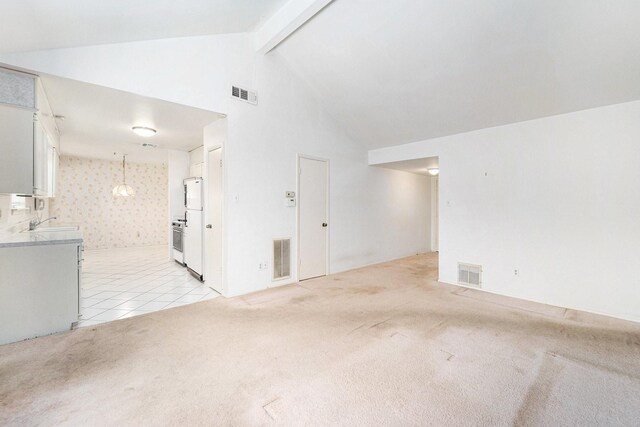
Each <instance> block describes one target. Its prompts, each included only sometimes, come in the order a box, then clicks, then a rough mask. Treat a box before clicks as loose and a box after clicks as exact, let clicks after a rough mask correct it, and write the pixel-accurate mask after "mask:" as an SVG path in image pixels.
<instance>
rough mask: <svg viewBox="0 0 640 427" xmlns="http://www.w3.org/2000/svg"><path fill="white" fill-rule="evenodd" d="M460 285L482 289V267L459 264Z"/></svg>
mask: <svg viewBox="0 0 640 427" xmlns="http://www.w3.org/2000/svg"><path fill="white" fill-rule="evenodd" d="M458 284H460V285H465V286H475V287H477V288H480V287H482V266H480V265H475V264H465V263H461V262H460V263H458Z"/></svg>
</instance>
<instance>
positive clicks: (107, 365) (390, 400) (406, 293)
mask: <svg viewBox="0 0 640 427" xmlns="http://www.w3.org/2000/svg"><path fill="white" fill-rule="evenodd" d="M436 277H437V271H436V257H435V255H433V254H428V255H423V256H417V257H411V258H407V259H403V260H399V261H395V262H391V263H386V264H381V265H378V266H374V267H368V268H363V269H360V270H355V271H351V272H347V273H343V274H337V275H334V276H329V277H326V278H322V279H316V280H311V281H306V282H303V283H302V286H297V285H292V286H286V287H283V288H277V289H272V290H269V291H265V292H261V293H257V294H253V295H250V296H246V297H242V298H236V299H230V300H225V299H223V298H218V299H215V300H212V301H207V302H202V303H197V304H194V305H191V306H184V307H178V308H174V309H170V310H166V311H162V312H156V313H152V314H149V315H146V316H141V317H135V318H129V319H125V320H119V321H115V322H112V323H107V324H104V325H98V326H96V327H93V328H82V329H79V330H76V331H72V332H69V333H63V334H58V335H55V336H49V337H44V338H39V339H35V340H31V341H25V342H21V343H17V344H12V345H7V346H2V347H0V425H20V426H22V425H57V424H62V425H236V426H241V425H329V424H337V425H367V426H369V425H418V424H421V425H505V426H506V425H541V426H551V425H576V426H585V425H616V426H619V425H640V325H638V324H633V323H628V322H622V321H617V320H612V319H608V318H605V317H598V316H593V315H587V314H584V313H580V312H576V311H571V310H564V309H560V308H557V307H549V306H544V305H539V304H532V303H526V302H522V301H518V300H513V299H509V298H505V297H497V296H492V295H489V294H486V293H482V292H479V291H473V290H465V289H463V288H458V287H454V286H448V285H443V284H438V283H437V282H435V278H436Z"/></svg>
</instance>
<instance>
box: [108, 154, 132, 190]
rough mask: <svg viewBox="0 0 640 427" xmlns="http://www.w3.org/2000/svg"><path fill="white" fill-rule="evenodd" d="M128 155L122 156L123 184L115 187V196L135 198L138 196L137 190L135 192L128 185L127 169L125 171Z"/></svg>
mask: <svg viewBox="0 0 640 427" xmlns="http://www.w3.org/2000/svg"><path fill="white" fill-rule="evenodd" d="M125 157H127V155H126V154H125V155H124V156H122V184H120V185H116V186H115V187H113V191H112V193H113V195H114V197H115V196H122V197H133V196H135V195H136V190H134V189H133V188H132V187H131V186H130V185H127V181H126V180H125V169H124V166H125V164H124V160H125Z"/></svg>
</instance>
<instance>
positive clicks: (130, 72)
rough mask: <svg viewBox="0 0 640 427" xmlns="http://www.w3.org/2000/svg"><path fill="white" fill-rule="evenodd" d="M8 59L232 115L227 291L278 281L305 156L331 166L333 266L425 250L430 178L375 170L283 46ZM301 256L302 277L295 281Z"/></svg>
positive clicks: (233, 43)
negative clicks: (277, 243)
mask: <svg viewBox="0 0 640 427" xmlns="http://www.w3.org/2000/svg"><path fill="white" fill-rule="evenodd" d="M0 61H4V62H9V63H12V64H14V65H18V66H23V67H26V68H30V69H32V70H36V71H43V72H48V73H51V74H56V75H61V76H64V77H69V78H75V79H79V80H82V81H87V82H91V83H96V84H101V85H104V86H109V87H114V88H117V89H122V90H129V91H133V92H135V93H139V94H142V95H146V96H151V97H157V98H161V99H166V100H170V101H174V102H180V103H183V104H186V105H191V106H196V107H200V108H205V109H210V110H214V111H218V112H224V113H228V121H227V125H228V141H227V144H226V146H225V148H224V156H225V188H226V189H227V194H226V196H225V197H226V205H227V208H226V212H225V214H226V217H225V218H226V224H225V226H226V232H227V246H226V252H227V253H226V257H227V260H226V269H225V270H226V277H227V294H228V295H239V294H243V293H247V292H251V291H256V290H260V289H264V288H266V287H269V286H272V285H275V284H278V285H280V284H284V283H285V282H277V283H272V282H271V272H270V271H269V270H259V269H258V266H259V264H260V263H262V262H270V259H271V253H270V249H271V241H272V239H273V238H276V237H278V238H282V237H291V238H292V239H293V242H294V246H293V247H292V253H294V254H295V253H296V248H295V234H296V212H295V209H293V208H287V207H285V206H284V193H285V191H287V190H294V191H295V189H296V179H297V173H296V161H297V155H298V154H299V153H300V154H307V155H314V156H319V157H324V158H327V159H329V160H330V162H331V170H330V175H331V185H330V205H331V216H330V219H329V221H330V254H331V255H330V264H331V266H330V269H331V272H337V271H342V270H346V269H351V268H355V267H360V266H363V265H367V264H372V263H376V262H380V261H385V260H390V259H394V258H398V257H402V256H406V255H411V254H415V253H417V252H420V251H424V250H426V249H427V247H426V241H427V234H426V233H427V231H426V221H425V218H426V217H427V216H428V211H427V202H426V200H427V199H426V197H427V194H428V193H427V192H428V181H427V179H426V178H425V177H422V176H418V175H413V174H409V173H405V172H399V171H390V170H384V169H378V168H370V167H368V165H367V151H366V149H365V148H364V147H360V146H358V145H356V144H355V143H354V142H353V141H352V140H350V139H349V138H348V137H347V136H346V134H345V133H344V132H343V130H342V129H340V128H339V127H337V126H336V125H335V123H334V121H333V119H332V118H331V117H330V116H329V115H328V114H327V113H326V111H324V110H323V109H322V107H320V104H319V102H318V99H317V97H316V96H315V95H316V94H315V93H314V92H313V91H311V90H309V88H308V87H307V86H306V85H305V84H304V83H303V82H302V81H301V80H300V79H299V78H298V76H297V75H295V74H294V73H292V72H291V70H290V68H289V67H288V66H287V64H286V62H285V61H284V60H283V58H281V57H279V56H278V53H277V51H273V52H271V53H270V54H269V55H267V56H262V55H255V53H254V51H253V45H252V39H251V37H250V36H248V35H246V36H245V35H225V36H208V37H195V38H182V39H171V40H158V41H153V42H136V43H123V44H117V45H105V46H94V47H86V48H76V49H60V50H53V51H51V50H50V51H44V52H35V53H27V54H18V55H4V56H2V57H0ZM231 83H234V84H238V85H241V86H244V87H247V88H250V89H256V90H257V91H258V97H259V101H258V102H259V103H258V105H257V106H253V105H249V104H246V103H242V102H239V101H236V100H231V98H230V93H229V90H230V85H231ZM295 267H296V262H295V260H294V261H293V269H292V272H293V276H292V279H291V281H295V280H296V277H297V276H296V275H297V271H296V268H295Z"/></svg>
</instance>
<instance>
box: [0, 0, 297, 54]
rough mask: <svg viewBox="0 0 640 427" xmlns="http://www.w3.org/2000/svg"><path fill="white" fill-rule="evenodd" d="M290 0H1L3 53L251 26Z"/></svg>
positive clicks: (0, 47) (241, 29)
mask: <svg viewBox="0 0 640 427" xmlns="http://www.w3.org/2000/svg"><path fill="white" fill-rule="evenodd" d="M285 2H286V0H180V1H176V0H153V1H149V0H110V1H106V0H54V1H51V0H2V2H0V22H1V25H0V53H6V52H19V51H30V50H43V49H53V48H64V47H74V46H88V45H96V44H105V43H119V42H130V41H140V40H154V39H162V38H170V37H186V36H200V35H210V34H223V33H241V32H246V31H253V30H255V29H256V27H257V26H260V24H261V23H263V22H264V21H265V20H266V19H268V18H270V17H271V15H273V13H275V12H276V11H277V10H278V9H279V8H280V7H281V6H282V5H283V4H284V3H285Z"/></svg>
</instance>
